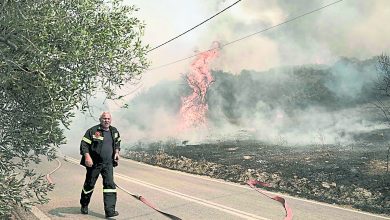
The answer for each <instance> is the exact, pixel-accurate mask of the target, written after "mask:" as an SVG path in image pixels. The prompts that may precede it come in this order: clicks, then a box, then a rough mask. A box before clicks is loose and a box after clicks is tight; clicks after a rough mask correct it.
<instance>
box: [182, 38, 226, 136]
mask: <svg viewBox="0 0 390 220" xmlns="http://www.w3.org/2000/svg"><path fill="white" fill-rule="evenodd" d="M218 48H219V44H218V43H216V42H215V43H214V44H213V47H212V49H210V50H208V51H205V52H203V53H200V54H198V55H197V57H196V59H195V60H194V61H193V62H192V63H191V70H190V72H189V73H188V74H186V75H185V80H186V82H187V83H188V86H189V87H190V89H191V90H192V93H191V95H189V96H186V97H182V98H181V103H182V104H181V108H180V119H181V120H180V129H186V128H190V127H198V126H205V125H206V113H207V110H208V105H207V102H206V95H207V91H208V89H209V87H210V85H211V84H212V83H213V82H214V79H213V76H212V75H211V72H210V68H209V64H210V62H211V61H212V60H213V59H215V58H216V57H217V55H218Z"/></svg>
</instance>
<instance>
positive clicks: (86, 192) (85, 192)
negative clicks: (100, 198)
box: [83, 187, 93, 194]
mask: <svg viewBox="0 0 390 220" xmlns="http://www.w3.org/2000/svg"><path fill="white" fill-rule="evenodd" d="M92 191H93V189H91V190H89V191H86V190H85V189H84V187H83V192H84V194H88V193H91V192H92Z"/></svg>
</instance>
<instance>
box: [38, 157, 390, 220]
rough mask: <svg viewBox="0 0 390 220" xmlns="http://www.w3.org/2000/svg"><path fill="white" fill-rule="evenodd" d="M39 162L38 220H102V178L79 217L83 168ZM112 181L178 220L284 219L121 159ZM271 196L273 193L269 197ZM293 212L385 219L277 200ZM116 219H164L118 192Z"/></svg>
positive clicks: (233, 188)
mask: <svg viewBox="0 0 390 220" xmlns="http://www.w3.org/2000/svg"><path fill="white" fill-rule="evenodd" d="M67 158H68V159H67V160H64V159H63V158H60V159H59V160H58V161H51V162H43V163H42V164H40V165H39V167H37V170H39V171H40V172H42V173H43V174H46V173H50V172H51V171H53V170H54V169H56V168H57V167H59V169H57V170H56V171H55V172H54V173H53V174H51V175H50V176H51V179H52V180H53V182H54V183H55V189H54V191H52V192H50V193H49V197H50V198H51V200H50V202H49V203H48V204H45V205H40V206H37V207H36V208H34V210H33V213H34V214H35V215H36V216H38V218H39V219H62V220H63V219H104V209H103V198H102V197H103V196H102V194H103V193H102V188H103V185H102V179H101V177H99V180H98V182H97V184H96V186H95V190H94V193H93V196H92V202H91V204H90V207H89V210H90V211H89V215H81V214H80V205H79V198H80V192H81V188H82V184H83V181H84V176H85V168H84V167H81V166H80V165H78V162H79V161H78V159H79V158H76V159H75V158H70V157H67ZM114 172H115V182H116V184H117V185H119V186H120V187H121V188H123V189H125V190H126V191H127V192H131V193H132V194H137V195H142V196H143V197H144V198H146V199H147V200H148V201H150V202H151V203H153V204H154V205H155V206H156V207H158V208H159V209H161V210H162V211H164V212H167V213H170V214H172V215H175V216H177V217H179V218H181V219H223V220H228V219H284V215H285V211H284V208H283V206H282V205H281V204H280V203H278V202H276V201H274V200H272V199H269V198H267V197H265V196H263V195H261V194H259V193H258V192H256V191H255V190H253V189H251V188H250V187H248V186H244V185H239V184H233V183H229V182H225V181H222V180H215V179H211V178H208V177H203V176H197V175H191V174H186V173H182V172H178V171H172V170H168V169H163V168H158V167H153V166H150V165H146V164H142V163H138V162H134V161H131V160H126V159H121V161H120V164H119V166H118V167H117V168H115V170H114ZM269 194H270V195H272V196H274V195H275V194H274V193H271V192H269ZM278 195H279V196H282V197H283V198H285V199H286V201H287V203H288V205H289V206H290V207H291V208H292V211H293V215H294V217H293V219H305V220H306V219H316V220H317V219H326V220H329V219H343V220H348V219H351V220H364V219H390V217H384V216H379V215H373V214H370V213H364V212H359V211H356V210H352V209H346V208H342V207H338V206H334V205H328V204H324V203H318V202H313V201H309V200H305V199H299V198H294V197H290V196H288V195H280V194H278ZM117 210H118V211H119V213H120V215H119V216H117V217H115V219H153V220H154V219H169V218H167V217H166V216H164V215H162V214H160V213H158V212H156V211H155V210H153V209H151V208H150V207H148V206H147V205H145V204H144V203H142V202H141V201H139V200H137V199H135V198H134V197H132V196H130V195H128V194H127V193H126V192H125V191H123V190H121V189H118V201H117Z"/></svg>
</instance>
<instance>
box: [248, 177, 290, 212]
mask: <svg viewBox="0 0 390 220" xmlns="http://www.w3.org/2000/svg"><path fill="white" fill-rule="evenodd" d="M247 184H248V185H249V186H250V187H251V188H252V189H254V190H256V191H257V192H259V193H260V194H262V195H264V196H266V197H268V198H270V199H273V200H275V201H278V202H280V203H281V204H282V205H283V207H284V210H285V211H286V216H285V218H284V220H292V217H293V213H292V209H291V208H290V207H289V206H288V205H287V202H286V200H285V199H284V198H283V197H280V196H270V195H268V194H267V193H266V192H265V191H263V190H260V189H258V188H257V187H256V185H260V186H264V187H270V185H269V184H268V183H263V182H260V181H258V180H248V182H247Z"/></svg>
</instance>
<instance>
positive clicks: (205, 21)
mask: <svg viewBox="0 0 390 220" xmlns="http://www.w3.org/2000/svg"><path fill="white" fill-rule="evenodd" d="M240 1H241V0H238V1H236V2H234V3H233V4H231V5H230V6H228V7H226V8H224V9H223V10H222V11H220V12H218V13H217V14H215V15H213V16H211V17H209V18H207V19H206V20H204V21H202V22H201V23H199V24H197V25H196V26H194V27H192V28H190V29H188V30H186V31H184V32H183V33H181V34H179V35H177V36H176V37H174V38H171V39H170V40H168V41H166V42H164V43H162V44H160V45H158V46H156V47H153V48H152V49H150V50H148V51H147V53H149V52H151V51H153V50H155V49H157V48H159V47H161V46H163V45H165V44H167V43H169V42H171V41H173V40H175V39H177V38H179V37H181V36H183V35H184V34H186V33H188V32H190V31H192V30H194V29H195V28H197V27H199V26H200V25H202V24H204V23H206V22H207V21H209V20H211V19H212V18H214V17H216V16H217V15H219V14H221V13H222V12H224V11H226V10H227V9H229V8H231V7H233V6H234V5H235V4H237V3H239V2H240Z"/></svg>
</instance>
